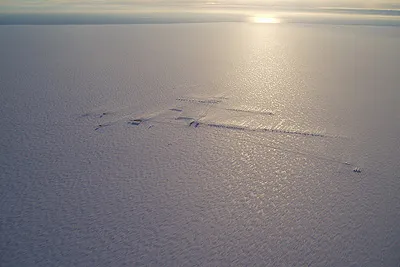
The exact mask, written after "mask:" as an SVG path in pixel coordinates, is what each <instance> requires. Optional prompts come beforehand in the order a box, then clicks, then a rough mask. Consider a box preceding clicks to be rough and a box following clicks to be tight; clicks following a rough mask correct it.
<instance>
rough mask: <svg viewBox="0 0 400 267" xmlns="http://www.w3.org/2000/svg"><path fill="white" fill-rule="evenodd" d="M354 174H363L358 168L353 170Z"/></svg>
mask: <svg viewBox="0 0 400 267" xmlns="http://www.w3.org/2000/svg"><path fill="white" fill-rule="evenodd" d="M353 172H356V173H360V172H361V169H360V168H358V167H356V168H354V169H353Z"/></svg>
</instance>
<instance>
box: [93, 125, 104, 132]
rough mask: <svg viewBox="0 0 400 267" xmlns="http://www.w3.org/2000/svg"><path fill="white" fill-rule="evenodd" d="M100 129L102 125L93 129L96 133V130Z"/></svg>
mask: <svg viewBox="0 0 400 267" xmlns="http://www.w3.org/2000/svg"><path fill="white" fill-rule="evenodd" d="M101 127H103V125H101V124H99V126H97V127H96V129H94V130H95V131H97V130H98V129H100V128H101Z"/></svg>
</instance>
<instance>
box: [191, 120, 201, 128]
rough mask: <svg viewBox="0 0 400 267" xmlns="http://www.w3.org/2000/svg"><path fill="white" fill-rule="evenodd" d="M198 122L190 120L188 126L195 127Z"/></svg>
mask: <svg viewBox="0 0 400 267" xmlns="http://www.w3.org/2000/svg"><path fill="white" fill-rule="evenodd" d="M199 124H200V123H199V122H197V121H191V122H190V123H189V126H192V125H193V126H194V127H195V128H197V127H198V126H199Z"/></svg>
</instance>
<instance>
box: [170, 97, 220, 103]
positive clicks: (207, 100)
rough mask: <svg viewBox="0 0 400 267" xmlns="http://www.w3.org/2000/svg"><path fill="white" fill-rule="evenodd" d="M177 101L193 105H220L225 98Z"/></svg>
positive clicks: (181, 99)
mask: <svg viewBox="0 0 400 267" xmlns="http://www.w3.org/2000/svg"><path fill="white" fill-rule="evenodd" d="M176 100H178V101H183V102H192V103H200V104H219V103H221V102H222V100H223V98H186V97H179V98H177V99H176Z"/></svg>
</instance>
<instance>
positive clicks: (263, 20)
mask: <svg viewBox="0 0 400 267" xmlns="http://www.w3.org/2000/svg"><path fill="white" fill-rule="evenodd" d="M251 22H253V23H270V24H275V23H280V20H279V19H277V18H273V17H259V16H256V17H252V18H251Z"/></svg>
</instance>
